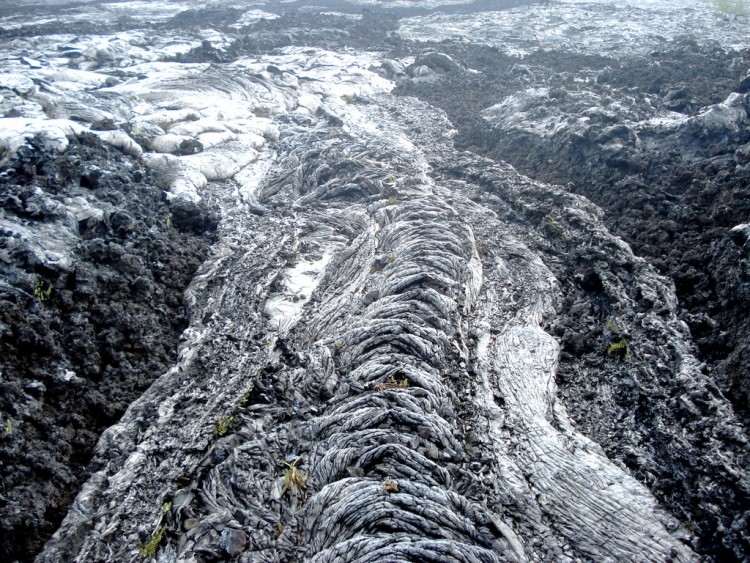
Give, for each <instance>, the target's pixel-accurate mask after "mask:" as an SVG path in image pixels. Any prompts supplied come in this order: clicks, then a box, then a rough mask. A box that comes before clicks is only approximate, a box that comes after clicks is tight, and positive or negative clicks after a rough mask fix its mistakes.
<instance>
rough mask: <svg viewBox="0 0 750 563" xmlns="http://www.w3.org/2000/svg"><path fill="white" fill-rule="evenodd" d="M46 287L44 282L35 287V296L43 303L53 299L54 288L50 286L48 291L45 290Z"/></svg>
mask: <svg viewBox="0 0 750 563" xmlns="http://www.w3.org/2000/svg"><path fill="white" fill-rule="evenodd" d="M44 285H45V284H44V282H43V281H42V280H39V281H37V282H36V285H35V286H34V296H36V297H37V299H39V301H41V302H42V303H44V302H46V301H49V300H50V298H51V297H52V286H51V285H49V286H47V289H44Z"/></svg>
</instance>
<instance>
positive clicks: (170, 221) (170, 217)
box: [167, 215, 172, 229]
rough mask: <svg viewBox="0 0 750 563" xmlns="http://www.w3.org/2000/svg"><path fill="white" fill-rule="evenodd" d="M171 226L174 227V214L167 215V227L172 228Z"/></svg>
mask: <svg viewBox="0 0 750 563" xmlns="http://www.w3.org/2000/svg"><path fill="white" fill-rule="evenodd" d="M171 228H172V216H171V215H167V229H171Z"/></svg>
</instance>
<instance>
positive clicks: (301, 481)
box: [281, 456, 307, 500]
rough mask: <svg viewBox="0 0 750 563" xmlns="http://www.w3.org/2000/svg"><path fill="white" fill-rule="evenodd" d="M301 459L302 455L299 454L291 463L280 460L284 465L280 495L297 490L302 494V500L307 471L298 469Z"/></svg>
mask: <svg viewBox="0 0 750 563" xmlns="http://www.w3.org/2000/svg"><path fill="white" fill-rule="evenodd" d="M300 461H302V456H299V457H298V458H297V459H295V460H294V461H293V462H292V463H289V462H288V461H282V462H281V464H282V465H283V466H284V467H286V472H285V473H284V485H283V486H282V487H281V496H282V497H283V496H284V495H285V494H286V493H290V494H291V493H293V492H298V493H300V494H301V495H302V498H303V500H304V497H305V487H306V486H307V473H304V472H303V471H300V470H299V467H298V465H299V462H300Z"/></svg>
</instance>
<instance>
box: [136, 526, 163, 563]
mask: <svg viewBox="0 0 750 563" xmlns="http://www.w3.org/2000/svg"><path fill="white" fill-rule="evenodd" d="M166 529H167V527H166V526H165V525H164V524H159V525H158V526H157V527H156V530H154V533H153V535H152V536H151V539H150V540H149V541H147V542H146V543H144V544H143V545H142V546H141V547H139V548H138V553H140V554H141V557H143V558H144V559H146V558H147V557H153V556H154V555H155V554H156V550H157V549H159V544H160V543H161V540H162V539H163V538H164V531H165V530H166Z"/></svg>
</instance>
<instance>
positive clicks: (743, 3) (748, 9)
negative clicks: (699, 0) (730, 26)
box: [711, 0, 750, 16]
mask: <svg viewBox="0 0 750 563" xmlns="http://www.w3.org/2000/svg"><path fill="white" fill-rule="evenodd" d="M711 3H712V5H713V7H714V9H715V10H717V11H719V12H724V13H725V14H732V15H735V16H747V15H750V1H748V0H712V2H711Z"/></svg>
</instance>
